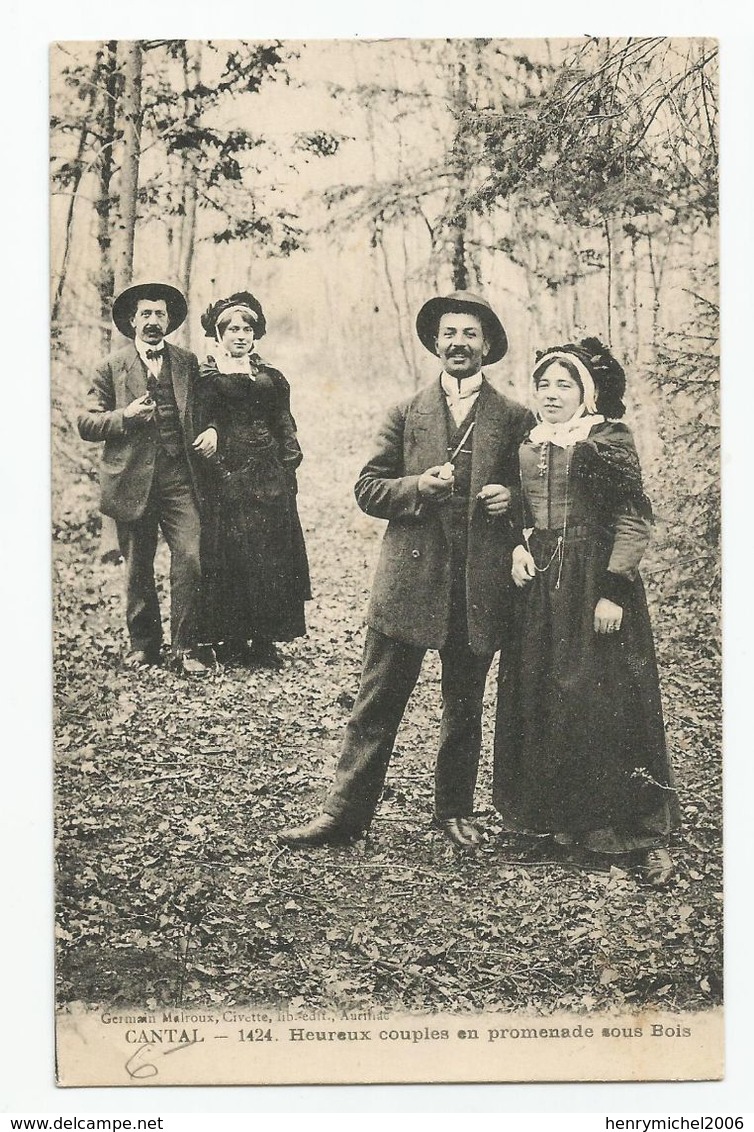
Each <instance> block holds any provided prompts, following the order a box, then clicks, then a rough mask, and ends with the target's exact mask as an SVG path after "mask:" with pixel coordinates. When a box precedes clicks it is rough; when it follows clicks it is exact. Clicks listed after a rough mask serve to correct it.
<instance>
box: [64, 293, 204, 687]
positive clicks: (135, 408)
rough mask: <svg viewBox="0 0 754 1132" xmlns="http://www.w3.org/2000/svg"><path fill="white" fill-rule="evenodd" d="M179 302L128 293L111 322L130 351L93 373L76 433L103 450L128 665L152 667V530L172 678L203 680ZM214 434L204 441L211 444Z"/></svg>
mask: <svg viewBox="0 0 754 1132" xmlns="http://www.w3.org/2000/svg"><path fill="white" fill-rule="evenodd" d="M186 313H187V311H186V300H185V299H184V297H183V295H182V294H181V292H180V291H178V290H176V288H175V287H170V286H168V285H167V284H166V283H141V284H137V285H135V286H132V287H128V288H127V289H126V290H125V291H123V292H122V294H120V295H118V297H117V298H116V300H115V302H114V303H113V322H114V323H115V325H116V326H117V328H118V330H120V332H121V334H123V335H125V337H126V338H130V339H131V342H130V343H129V345H128V346H126V347H124V348H123V349H121V350H117V351H116V352H115V353H113V354H111V355H110V357H109V358H107V359H106V360H105V361H104V362H103V364H102V365H101V366H100V367H99V369H97V371H96V373H95V375H94V380H93V382H92V386H91V389H90V390H89V393H88V396H87V402H86V407H85V409H84V411H83V412H82V413H80V414H79V418H78V428H79V432H80V434H81V436H82V437H83V439H84V440H91V441H102V440H104V442H105V446H104V451H103V454H102V463H101V468H100V488H101V502H100V509H101V511H102V513H103V514H104V515H110V516H111V517H112V518H113V519H115V522H116V526H117V530H118V542H119V544H120V549H121V553H122V555H123V559H124V562H125V571H126V621H127V624H128V633H129V637H130V641H131V656H130V659H131V663H133V664H135V665H139V666H141V665H151V664H157V663H158V662H159V656H160V645H161V643H162V625H161V620H160V609H159V604H158V600H157V590H156V587H155V579H154V556H155V551H156V549H157V535H158V529H161V530H162V532H163V534H164V536H165V540H166V541H167V544H168V546H169V548H170V595H171V608H170V626H171V646H172V654H173V660H174V663H175V666H176V668H177V669H178V671H180V672H182V673H184V674H185V675H188V676H198V675H202V674H204V673H205V672H206V671H207V666H206V665H205V664H204V663H203V662H202V660H200V658H199V657H198V656H197V655H196V633H197V612H198V602H199V596H200V582H201V571H200V565H199V529H200V528H199V508H198V493H197V485H196V480H195V474H194V469H193V466H192V446H193V443H194V439H195V435H196V433H195V429H194V419H193V418H194V411H195V399H196V383H197V381H198V379H199V365H198V362H197V359H196V357H195V356H194V354H191V353H189V352H188V351H187V350H181V349H180V348H179V347H178V346H174V345H173V344H172V343H169V342H166V341H165V339H166V337H167V335H169V334H171V333H172V332H173V331H174V330H177V329H178V327H179V326H180V325H181V323H182V322H183V321H184V319H185V318H186ZM214 439H215V437H214V436H213V435H212V433H211V432H210V433H209V436H208V437H206V438H205V441H206V442H207V443H211V442H212V441H213V440H214Z"/></svg>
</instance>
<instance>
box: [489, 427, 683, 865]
mask: <svg viewBox="0 0 754 1132" xmlns="http://www.w3.org/2000/svg"><path fill="white" fill-rule="evenodd" d="M520 460H521V484H522V496H523V511H524V514H523V525H524V527H526V528H529V529H531V528H534V529H533V530H531V534H530V535H529V546H530V550H531V552H532V554H533V556H534V560H535V562H536V563H537V566H538V567H539V568H540V569H541V568H543V567H546V566H547V564H548V563H550V565H549V568H547V569H544V570H543V571H542V572H538V573H537V575H536V577H535V578H534V580H533V581H532V582H531V583H530V584H529V585H528V588H527V589H526V590H524V591H521V592H520V604H519V610H518V612H519V616H520V624H519V630H520V636H519V638H518V641H517V644H516V646H515V647H514V648H513V649H511V650H510V652H509V654H508V655H507V656H505V657H504V658H503V659H502V660H501V666H500V677H499V694H498V712H497V723H496V732H495V779H494V801H495V805H496V807H497V809H498V810H499V811H500V813H501V814H502V815H503V817H504V819H505V822H506V825H507V827H508V828H509V829H513V830H521V831H524V832H530V833H545V832H551V833H556V832H557V833H570V834H575V835H578V839H579V840H580V842H581V844H582V845H585V846H586V847H587V848H590V849H593V850H595V851H603V852H612V853H618V852H624V851H627V850H630V849H639V848H648V847H650V846H653V845H657V844H663V843H664V842H665V839H666V837H667V834H668V832H669V831H670V829H671V828H672V827H673V826H675V825H677V824H678V803H677V798H676V792H675V789H674V782H673V777H672V772H671V769H670V765H669V762H668V757H667V752H666V747H665V729H664V725H663V716H662V704H661V700H660V689H659V682H658V675H657V664H656V660H655V652H654V644H653V640H652V629H651V626H650V622H649V614H648V611H647V603H646V598H645V595H644V587H643V585H642V582H641V578H640V577H639V575H638V572H637V568H638V565H639V562H640V560H641V557H642V555H643V553H644V550H645V549H646V545H647V542H648V540H649V526H650V515H651V512H650V507H649V502H648V500H647V499H646V496H644V494H643V489H642V486H641V471H640V468H639V462H638V457H637V455H636V450H635V448H634V443H633V438H632V436H631V433H630V431H629V430H628V428H626V426H625V425H623V424H620V423H615V422H604V423H602V424H596V425H595V426H594V427H593V428H592V430H591V432H590V434H589V436H588V438H587V439H586V440H584V441H581V442H579V443H577V444H575V445H574V446H573V447H571V448H567V449H563V448H559V447H557V446H556V445H553V444H548V445H546V446H545V447H543V446H542V445H539V444H537V445H535V444H533V443H532V441H531V440H530V439H527V440H526V441H525V442H524V443H523V444H522V445H521V448H520ZM559 536H561V537H563V536H564V542H563V557H562V564H561V562H560V557H559V555H558V553H554V552H555V551H556V548H557V544H558V537H559ZM553 555H554V556H553ZM558 583H559V584H558ZM601 597H606V598H609V599H610V600H612V601H615V602H616V603H617V604H619V605H621V606H622V608H623V621H622V626H621V628H620V630H619V631H618V632H615V633H609V634H605V635H602V634H598V633H596V632H595V631H594V610H595V606H596V604H597V602H598V600H599V599H600V598H601Z"/></svg>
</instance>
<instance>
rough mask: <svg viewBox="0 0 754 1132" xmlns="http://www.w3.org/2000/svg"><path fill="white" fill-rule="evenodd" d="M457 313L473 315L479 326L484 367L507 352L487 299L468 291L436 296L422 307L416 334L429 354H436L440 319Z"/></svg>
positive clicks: (506, 343) (504, 341) (500, 327)
mask: <svg viewBox="0 0 754 1132" xmlns="http://www.w3.org/2000/svg"><path fill="white" fill-rule="evenodd" d="M457 311H463V312H465V313H467V314H475V315H476V316H477V318H478V319H479V320H480V322H481V323H482V326H483V328H484V336H485V338H486V339H487V342H488V343H489V347H490V350H489V353H488V354H487V356H486V358H485V359H484V362H485V365H488V366H491V365H493V364H494V363H495V362H499V361H500V359H501V358H502V357H504V356H505V354H506V353H507V352H508V336H507V335H506V333H505V328H504V327H503V324H502V322H501V321H500V319H499V318H498V317H497V315H496V314H495V312H494V311H493V309H492V307H491V306H490V304H489V303H488V302H487V300H486V299H483V298H482V296H481V295H475V294H474V293H473V292H472V291H454V292H453V293H452V295H438V296H437V297H436V298H434V299H429V300H428V302H426V303H425V304H424V306H423V307H422V309H421V310H420V311H419V313H418V315H417V316H416V333H417V334H418V335H419V339H420V341H421V343H422V345H424V346H426V348H427V349H428V350H429V351H430V353H432V354H436V353H437V328H438V327H439V325H440V319H441V318H442V316H443V315H444V314H450V313H455V312H457Z"/></svg>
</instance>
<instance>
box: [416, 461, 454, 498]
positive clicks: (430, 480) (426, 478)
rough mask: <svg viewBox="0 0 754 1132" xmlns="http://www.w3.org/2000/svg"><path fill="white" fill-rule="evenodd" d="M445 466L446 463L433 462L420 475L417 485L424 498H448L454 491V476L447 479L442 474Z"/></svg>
mask: <svg viewBox="0 0 754 1132" xmlns="http://www.w3.org/2000/svg"><path fill="white" fill-rule="evenodd" d="M444 467H445V465H444V464H433V466H432V467H431V468H427V470H426V472H422V474H421V475H420V476H419V482H418V484H417V485H416V486H417V490H418V492H419V495H421V496H422V498H423V499H446V498H447V497H448V496H449V495H450V493H451V492H452V490H453V477H452V476H451V477H450V479H447V478H443V476H442V475H441V474H440V473H441V472H442V471H443V469H444Z"/></svg>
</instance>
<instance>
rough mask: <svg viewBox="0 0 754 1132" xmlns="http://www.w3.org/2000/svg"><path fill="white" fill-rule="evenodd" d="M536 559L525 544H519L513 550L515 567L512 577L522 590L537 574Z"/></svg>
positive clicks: (512, 570)
mask: <svg viewBox="0 0 754 1132" xmlns="http://www.w3.org/2000/svg"><path fill="white" fill-rule="evenodd" d="M536 572H537V571H536V569H535V567H534V559H533V558H532V556H531V554H530V553H529V551H528V550H527V549H526V547H525V546H517V547H516V548H515V549H514V551H513V567H512V569H511V577H512V578H513V581H514V582H515V583H516V585H517V586H518V588H519V589H520V590H522V589H523V588H524V586H528V584H529V582H531V581H532V579H533V578H534V576H535V574H536Z"/></svg>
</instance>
